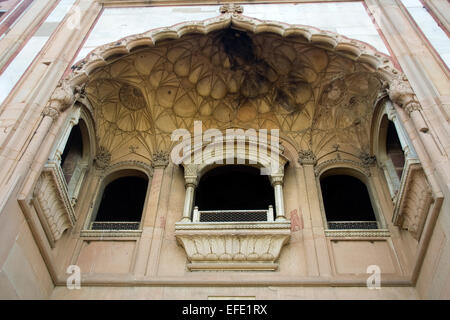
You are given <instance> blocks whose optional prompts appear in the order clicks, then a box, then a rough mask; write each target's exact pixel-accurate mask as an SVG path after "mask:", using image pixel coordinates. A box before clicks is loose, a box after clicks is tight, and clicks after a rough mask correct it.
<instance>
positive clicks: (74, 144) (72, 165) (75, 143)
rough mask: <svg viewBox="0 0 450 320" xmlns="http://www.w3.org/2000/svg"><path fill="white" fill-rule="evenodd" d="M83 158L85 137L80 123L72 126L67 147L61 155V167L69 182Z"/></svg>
mask: <svg viewBox="0 0 450 320" xmlns="http://www.w3.org/2000/svg"><path fill="white" fill-rule="evenodd" d="M82 158H83V138H82V135H81V129H80V126H79V125H76V126H74V127H73V128H72V131H71V133H70V136H69V139H68V140H67V144H66V147H65V149H64V152H63V154H62V155H61V169H62V171H63V173H64V178H65V179H66V182H67V183H69V182H70V179H72V175H73V173H74V172H75V169H76V167H77V165H78V163H79V162H80V161H81V159H82Z"/></svg>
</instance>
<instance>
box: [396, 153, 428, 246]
mask: <svg viewBox="0 0 450 320" xmlns="http://www.w3.org/2000/svg"><path fill="white" fill-rule="evenodd" d="M396 200H397V201H396V203H395V207H394V215H393V218H392V221H393V223H394V225H395V226H398V227H400V228H402V229H405V230H408V231H409V232H411V235H412V236H413V237H414V238H415V239H416V240H419V239H420V236H421V234H422V231H423V227H424V225H425V220H426V218H427V216H428V212H429V211H430V207H431V205H432V203H433V196H432V192H431V188H430V185H429V184H428V181H427V178H426V176H425V173H424V171H423V169H422V166H421V165H420V163H419V162H418V161H415V162H410V163H407V165H406V167H405V172H404V173H403V176H402V181H401V184H400V189H399V192H398V196H397V199H396Z"/></svg>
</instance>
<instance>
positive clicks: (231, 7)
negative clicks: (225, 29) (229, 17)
mask: <svg viewBox="0 0 450 320" xmlns="http://www.w3.org/2000/svg"><path fill="white" fill-rule="evenodd" d="M220 13H221V14H224V13H231V14H242V13H244V7H242V6H240V5H237V4H234V3H227V4H224V5H223V6H221V7H220Z"/></svg>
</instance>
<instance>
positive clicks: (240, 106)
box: [71, 17, 392, 160]
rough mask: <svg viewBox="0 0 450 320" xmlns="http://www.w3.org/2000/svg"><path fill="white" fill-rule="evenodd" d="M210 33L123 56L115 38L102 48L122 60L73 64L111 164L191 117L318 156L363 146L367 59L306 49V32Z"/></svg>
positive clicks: (375, 79)
mask: <svg viewBox="0 0 450 320" xmlns="http://www.w3.org/2000/svg"><path fill="white" fill-rule="evenodd" d="M233 18H235V17H233ZM222 19H223V17H222ZM229 19H231V18H230V17H229ZM239 19H243V18H240V17H239ZM216 29H220V30H216V31H212V32H209V33H207V34H198V33H197V34H188V35H184V36H183V37H181V38H179V39H174V40H163V41H160V42H159V43H158V44H157V45H153V46H151V47H150V46H146V47H143V46H136V47H135V48H134V50H133V51H132V52H130V50H129V49H127V54H125V55H123V54H124V52H123V50H124V49H123V48H124V46H125V45H126V41H121V42H118V43H116V44H115V45H109V47H108V48H107V49H114V48H117V47H118V48H119V51H117V52H116V53H120V54H122V56H120V57H116V56H114V55H112V53H111V54H110V56H109V57H108V58H102V59H99V58H98V55H97V54H96V52H94V53H93V54H92V55H91V56H90V60H89V59H88V60H85V61H82V62H81V63H80V64H78V65H77V66H76V67H75V68H74V69H75V71H74V74H73V75H72V79H71V81H72V82H74V83H77V82H78V83H79V82H81V80H80V79H83V80H82V81H84V83H86V88H85V92H86V96H87V98H88V100H89V101H90V103H91V105H92V107H93V113H94V118H95V121H96V129H97V135H98V137H97V139H98V143H99V145H100V146H102V147H104V148H106V149H107V150H109V151H110V152H111V154H112V155H113V160H114V159H116V160H117V159H119V158H123V157H125V156H127V154H129V153H133V154H136V155H139V156H141V157H143V158H144V159H147V160H149V159H151V155H152V154H153V153H155V152H157V151H159V150H166V151H169V150H170V149H171V147H172V146H173V144H174V143H173V142H172V141H171V140H170V137H171V134H172V132H173V130H175V129H177V128H186V129H189V130H191V131H193V122H194V120H201V121H202V122H203V129H204V130H206V129H208V128H219V129H222V130H223V129H226V128H254V129H260V128H264V129H269V130H270V129H275V128H276V129H280V131H281V135H282V137H284V138H286V139H288V140H289V141H290V142H291V143H293V144H294V146H295V147H296V148H298V149H304V150H313V151H314V152H315V153H316V154H317V155H320V154H321V153H324V152H326V150H327V149H330V148H335V146H336V145H339V146H340V147H341V149H342V148H344V147H345V146H348V150H350V151H351V152H352V153H354V154H359V153H360V152H366V151H367V150H369V148H368V144H369V135H370V133H369V131H370V122H371V117H372V113H373V106H374V103H375V101H376V99H377V97H378V95H379V93H380V91H382V89H384V83H385V79H384V78H383V77H382V76H381V75H380V72H379V68H378V69H377V68H374V66H373V64H374V61H373V59H372V60H370V59H368V58H365V59H363V58H361V57H363V56H364V55H363V54H361V53H359V55H357V56H355V54H354V52H355V50H350V49H348V48H347V49H348V51H347V52H339V51H336V50H330V46H329V45H325V43H324V42H323V41H322V42H321V43H319V44H314V45H313V44H311V43H310V42H309V41H308V40H307V39H306V38H305V36H304V34H303V35H299V34H298V33H297V34H295V33H293V34H292V35H291V36H288V37H286V36H285V37H282V36H280V35H279V34H275V33H268V32H259V33H253V32H246V31H241V30H238V28H232V27H230V25H228V26H227V28H216ZM164 31H165V32H168V31H167V30H164ZM143 38H144V37H143V36H141V39H143ZM131 40H136V38H132V39H131ZM131 40H130V39H128V42H129V41H131ZM138 40H139V39H138ZM335 40H336V39H335ZM358 45H359V44H358ZM357 47H358V46H356V45H355V47H354V48H357ZM120 50H122V51H120ZM103 51H107V50H105V48H103ZM350 51H353V54H351V53H350ZM358 57H359V58H358ZM378 57H380V59H381V60H380V61H382V60H383V57H382V56H380V55H378ZM99 61H101V64H99V63H98V62H99ZM368 61H371V62H372V63H368ZM388 62H389V63H388ZM384 63H385V65H386V68H388V67H389V68H392V66H391V64H390V61H389V60H388V59H386V58H384ZM89 68H90V71H89ZM94 68H95V69H94ZM80 70H82V71H83V72H84V74H82V73H83V72H80ZM86 74H88V77H87V76H86ZM74 79H75V80H74Z"/></svg>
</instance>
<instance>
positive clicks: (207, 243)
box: [175, 207, 291, 271]
mask: <svg viewBox="0 0 450 320" xmlns="http://www.w3.org/2000/svg"><path fill="white" fill-rule="evenodd" d="M252 216H253V217H254V218H253V219H252ZM263 217H264V219H263ZM230 220H232V221H230ZM236 220H238V221H236ZM290 228H291V223H290V221H286V220H281V221H274V219H273V209H272V208H271V207H270V208H269V209H268V210H233V211H230V210H221V211H199V210H198V208H195V209H194V212H193V219H192V222H178V223H177V224H176V226H175V237H176V239H177V241H178V243H179V244H180V245H181V246H182V247H183V248H184V250H185V251H186V255H187V258H188V260H189V263H188V265H187V268H188V269H189V270H190V271H197V270H236V271H256V270H259V271H274V270H277V269H278V262H277V260H278V258H279V256H280V252H281V248H282V247H283V246H284V245H285V244H286V243H287V242H288V241H289V238H290V234H291V231H290Z"/></svg>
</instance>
